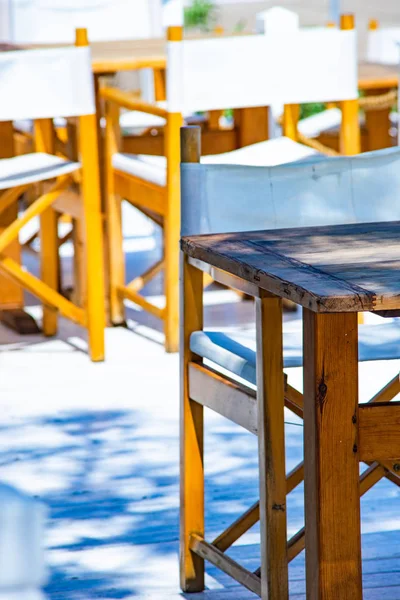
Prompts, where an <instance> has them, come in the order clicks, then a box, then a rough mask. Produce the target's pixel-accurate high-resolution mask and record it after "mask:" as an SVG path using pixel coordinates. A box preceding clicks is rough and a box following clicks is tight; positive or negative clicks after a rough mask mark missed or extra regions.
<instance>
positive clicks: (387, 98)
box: [358, 90, 398, 111]
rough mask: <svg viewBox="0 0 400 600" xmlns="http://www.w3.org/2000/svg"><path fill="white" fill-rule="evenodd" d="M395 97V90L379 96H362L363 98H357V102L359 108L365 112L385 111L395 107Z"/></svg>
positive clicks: (396, 95)
mask: <svg viewBox="0 0 400 600" xmlns="http://www.w3.org/2000/svg"><path fill="white" fill-rule="evenodd" d="M397 97H398V94H397V90H389V92H386V93H385V94H380V95H379V96H364V97H363V98H359V100H358V102H359V105H360V108H363V109H364V110H365V111H369V110H385V109H387V108H393V106H395V104H396V103H397Z"/></svg>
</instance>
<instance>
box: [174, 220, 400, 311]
mask: <svg viewBox="0 0 400 600" xmlns="http://www.w3.org/2000/svg"><path fill="white" fill-rule="evenodd" d="M399 235H400V222H387V223H368V224H352V225H337V226H328V227H308V228H296V229H280V230H274V231H259V232H254V233H253V232H251V233H248V232H247V233H235V234H220V235H210V236H191V237H187V238H183V240H182V242H181V246H182V249H183V250H184V251H185V252H187V253H188V255H189V256H191V257H193V258H196V259H199V260H202V261H204V262H206V263H209V264H210V265H212V266H213V267H216V268H218V269H222V270H225V271H228V272H229V273H231V274H232V275H234V276H236V277H239V278H242V279H244V280H245V281H248V282H251V283H253V284H257V285H258V286H259V287H260V288H262V289H264V290H266V291H267V292H271V293H273V294H277V295H278V296H280V297H282V298H287V299H289V300H293V301H294V302H296V303H297V304H300V305H301V306H303V307H304V308H308V309H310V310H312V311H314V312H320V313H327V312H362V311H379V310H395V309H398V308H399V307H400V300H399V297H400V280H399V278H398V276H397V274H398V271H399V269H400V259H399V257H398V239H399Z"/></svg>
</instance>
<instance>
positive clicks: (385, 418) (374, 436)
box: [359, 402, 400, 462]
mask: <svg viewBox="0 0 400 600" xmlns="http://www.w3.org/2000/svg"><path fill="white" fill-rule="evenodd" d="M359 449H360V459H361V460H362V461H364V462H368V461H371V460H391V459H400V402H391V403H387V404H386V403H385V404H383V403H382V404H378V405H373V404H367V405H361V406H360V410H359Z"/></svg>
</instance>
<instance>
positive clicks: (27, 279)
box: [0, 254, 86, 326]
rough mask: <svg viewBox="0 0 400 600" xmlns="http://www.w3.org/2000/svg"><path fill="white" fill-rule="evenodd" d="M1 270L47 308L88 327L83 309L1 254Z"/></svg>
mask: <svg viewBox="0 0 400 600" xmlns="http://www.w3.org/2000/svg"><path fill="white" fill-rule="evenodd" d="M0 269H1V270H2V271H4V273H5V274H6V275H8V276H9V277H10V278H11V279H12V280H13V281H15V282H16V283H18V284H19V285H21V286H22V287H23V288H24V289H26V290H27V291H28V292H30V293H31V294H33V295H34V296H36V297H37V298H39V300H41V301H42V302H43V304H46V305H47V306H50V307H54V308H57V309H58V310H59V311H60V313H61V314H62V315H63V316H64V317H66V318H67V319H71V321H74V322H75V323H78V324H79V325H83V326H86V315H85V312H84V310H83V309H82V308H79V307H78V306H75V304H73V303H72V302H70V301H69V300H67V299H66V298H64V296H61V294H59V293H58V292H56V291H55V290H53V289H52V288H50V287H49V286H48V285H46V284H45V283H43V281H41V280H40V279H38V278H37V277H35V276H34V275H31V273H28V272H27V271H24V270H23V269H22V268H21V267H20V266H19V264H18V263H17V262H16V261H14V260H12V259H11V258H9V257H7V256H4V255H2V254H0Z"/></svg>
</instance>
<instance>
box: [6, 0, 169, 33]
mask: <svg viewBox="0 0 400 600" xmlns="http://www.w3.org/2000/svg"><path fill="white" fill-rule="evenodd" d="M0 1H4V0H0ZM9 1H10V2H11V7H12V13H13V14H12V23H13V31H12V32H11V41H13V42H15V43H70V42H71V43H72V42H73V32H74V31H75V29H76V28H86V29H88V31H89V33H90V39H91V41H107V40H124V39H141V38H148V37H152V36H157V35H161V33H162V30H161V29H158V30H155V26H156V25H157V23H158V20H159V16H158V15H159V13H160V11H161V0H9Z"/></svg>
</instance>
